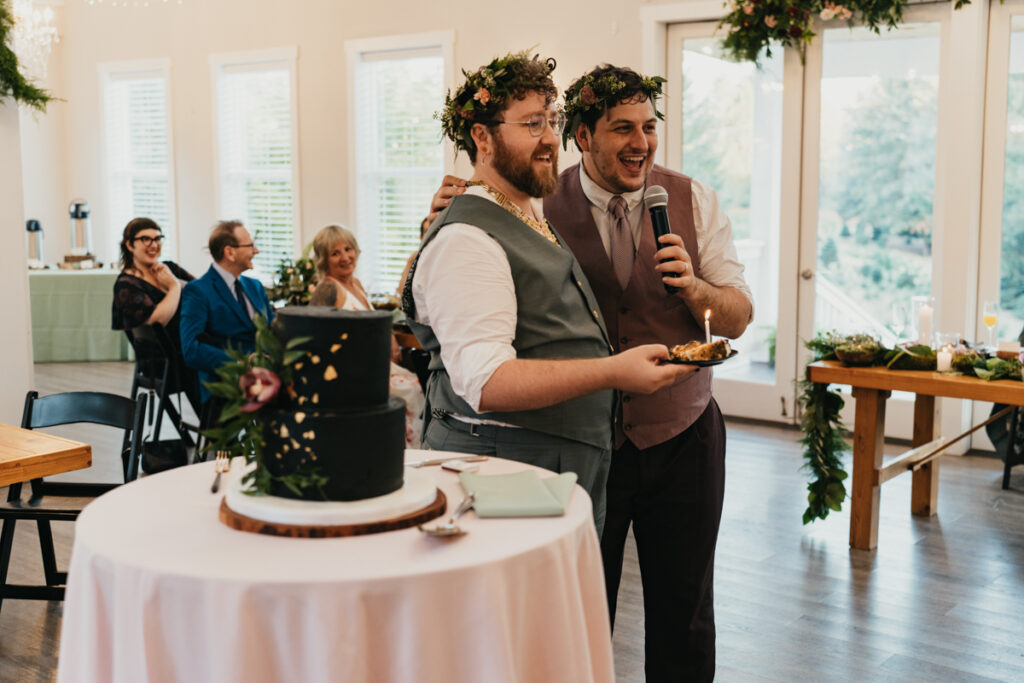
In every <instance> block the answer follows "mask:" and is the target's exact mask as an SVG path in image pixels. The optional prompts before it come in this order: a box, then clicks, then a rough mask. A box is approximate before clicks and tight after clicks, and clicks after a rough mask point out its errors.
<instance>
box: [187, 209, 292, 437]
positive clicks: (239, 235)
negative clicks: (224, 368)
mask: <svg viewBox="0 0 1024 683" xmlns="http://www.w3.org/2000/svg"><path fill="white" fill-rule="evenodd" d="M258 253H260V250H259V249H257V248H256V245H255V244H254V243H253V239H252V236H251V235H250V234H249V231H248V230H246V229H245V226H244V225H242V224H241V223H240V222H239V221H221V222H220V223H218V224H217V226H216V227H215V228H214V229H213V232H212V233H210V256H212V257H213V265H211V266H210V269H209V270H207V271H206V274H205V275H203V276H202V277H201V278H198V279H196V280H193V281H192V282H189V283H188V284H187V285H185V288H184V289H183V290H182V292H181V350H182V354H183V355H184V356H185V364H186V365H188V366H189V367H191V368H195V369H196V370H198V371H199V380H200V383H201V386H202V399H203V402H204V403H207V402H208V399H209V398H210V392H209V390H207V388H206V385H205V382H208V381H211V380H214V379H216V376H215V373H216V371H217V369H218V368H219V367H220V366H221V365H223V364H224V363H226V362H228V361H230V360H231V359H230V357H229V356H228V354H227V353H226V352H225V351H224V349H226V348H227V347H228V346H231V347H232V348H235V349H239V350H241V351H245V352H250V351H252V350H253V349H254V348H255V345H256V326H255V325H254V324H253V322H252V319H253V317H254V316H255V315H256V314H257V313H260V314H262V315H264V316H266V318H267V320H268V321H269V320H271V319H272V318H273V315H274V311H273V309H272V308H271V307H270V301H269V300H268V299H267V292H266V290H265V289H263V285H262V284H261V283H260V281H259V280H256V279H255V278H251V277H245V276H243V275H242V273H244V272H245V271H247V270H249V269H250V268H252V259H253V257H254V256H256V254H258ZM217 412H218V413H219V411H217ZM209 417H211V418H212V417H214V416H213V415H209Z"/></svg>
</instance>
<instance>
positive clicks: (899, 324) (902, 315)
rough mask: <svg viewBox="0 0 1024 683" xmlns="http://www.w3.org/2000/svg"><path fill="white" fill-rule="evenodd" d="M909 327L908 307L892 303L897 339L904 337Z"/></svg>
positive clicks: (894, 329)
mask: <svg viewBox="0 0 1024 683" xmlns="http://www.w3.org/2000/svg"><path fill="white" fill-rule="evenodd" d="M906 329H907V307H906V306H904V305H903V304H900V303H894V304H893V305H892V331H893V332H894V333H895V334H896V341H899V340H900V339H901V338H902V337H903V332H904V330H906Z"/></svg>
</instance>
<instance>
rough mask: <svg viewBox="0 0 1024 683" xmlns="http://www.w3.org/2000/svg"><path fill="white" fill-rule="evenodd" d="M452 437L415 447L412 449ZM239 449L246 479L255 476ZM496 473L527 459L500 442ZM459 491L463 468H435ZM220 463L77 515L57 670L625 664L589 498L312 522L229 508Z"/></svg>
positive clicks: (99, 675) (538, 678)
mask: <svg viewBox="0 0 1024 683" xmlns="http://www.w3.org/2000/svg"><path fill="white" fill-rule="evenodd" d="M437 455H438V453H437V452H436V451H431V452H426V451H415V450H410V451H407V452H406V460H407V461H408V462H411V461H415V460H420V459H423V458H427V457H437ZM241 464H242V463H241V461H239V460H236V461H235V463H234V466H233V467H232V470H231V472H229V473H228V474H227V475H225V481H224V483H228V482H230V478H232V477H239V476H241V470H242V467H241ZM480 465H481V467H480V470H479V471H480V473H481V474H497V473H506V472H517V471H520V470H523V469H527V468H529V466H528V465H524V464H521V463H516V462H511V461H507V460H500V459H491V460H488V461H486V462H482V463H480ZM421 471H424V472H429V473H430V476H432V477H433V478H434V480H435V481H436V483H437V486H438V487H439V488H440V489H441V490H442V491H443V492H444V493H445V495H446V496H447V497H448V501H449V507H450V508H454V506H455V505H457V504H458V501H459V500H461V498H462V496H463V491H462V487H461V486H460V485H459V482H458V477H457V475H456V474H455V473H453V472H448V471H445V470H441V469H439V468H437V467H430V468H423V469H422V470H421ZM213 476H214V471H213V463H212V462H209V463H203V464H200V465H193V466H189V467H182V468H178V469H175V470H170V471H168V472H164V473H161V474H158V475H154V476H149V477H144V478H142V479H140V480H139V481H136V482H133V483H131V484H127V485H125V486H121V487H118V488H117V489H115V490H113V491H111V492H110V493H107V494H106V495H104V496H101V497H100V498H98V499H97V500H95V501H94V502H93V503H91V504H90V505H89V506H87V507H86V509H85V511H84V512H83V513H82V515H81V516H80V517H79V518H78V522H77V524H76V526H75V542H74V548H73V551H72V556H71V566H70V570H69V574H68V587H67V595H66V598H65V604H64V614H63V625H62V629H61V644H60V662H59V669H58V673H57V679H58V681H62V682H65V683H70V682H72V681H104V682H107V681H124V682H126V683H127V682H130V683H139V682H141V681H218V682H228V681H303V682H306V683H312V682H317V681H324V682H327V681H348V682H355V681H396V682H397V681H402V682H405V681H417V682H431V681H437V682H438V683H441V682H444V683H453V682H457V681H467V682H469V681H473V682H474V683H477V682H482V681H487V682H488V683H500V682H503V681H509V682H511V681H530V682H531V683H532V682H542V681H560V682H561V681H612V680H614V669H613V666H612V654H611V633H610V629H609V624H608V609H607V605H606V603H605V590H604V579H603V574H602V569H601V557H600V550H599V546H598V540H597V535H596V533H595V530H594V526H593V521H592V514H591V502H590V499H589V497H588V496H587V495H586V493H585V492H584V491H583V489H581V488H580V487H578V486H577V487H576V489H575V490H574V492H573V496H572V499H571V501H570V505H569V509H568V511H567V512H566V514H565V516H563V517H543V518H519V519H480V518H478V517H476V515H475V513H473V512H472V511H471V512H469V513H467V514H466V515H464V516H463V517H462V518H461V519H460V525H461V526H462V527H463V528H466V529H468V531H469V533H468V534H466V535H465V536H462V537H459V538H454V539H447V540H446V539H437V538H430V537H427V536H426V535H424V534H422V533H421V532H420V531H418V530H417V529H415V528H411V529H403V530H400V531H390V532H386V533H381V534H373V535H368V536H355V537H349V538H327V539H302V538H285V537H274V536H262V535H258V534H252V533H246V532H242V531H235V530H233V529H230V528H228V527H227V526H225V525H224V524H222V523H220V522H219V521H218V518H217V512H218V507H219V505H220V501H221V498H222V496H221V495H219V494H218V495H214V494H211V493H210V484H211V482H212V480H213Z"/></svg>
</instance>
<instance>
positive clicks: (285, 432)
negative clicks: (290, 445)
mask: <svg viewBox="0 0 1024 683" xmlns="http://www.w3.org/2000/svg"><path fill="white" fill-rule="evenodd" d="M280 433H281V438H282V439H287V438H288V425H281V432H280Z"/></svg>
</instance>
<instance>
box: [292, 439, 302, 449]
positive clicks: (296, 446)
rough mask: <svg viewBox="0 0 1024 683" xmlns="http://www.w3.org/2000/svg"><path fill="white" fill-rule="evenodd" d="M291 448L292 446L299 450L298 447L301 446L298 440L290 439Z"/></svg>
mask: <svg viewBox="0 0 1024 683" xmlns="http://www.w3.org/2000/svg"><path fill="white" fill-rule="evenodd" d="M292 448H294V449H295V450H299V449H300V448H302V446H300V445H299V442H298V441H296V440H295V439H292Z"/></svg>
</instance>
